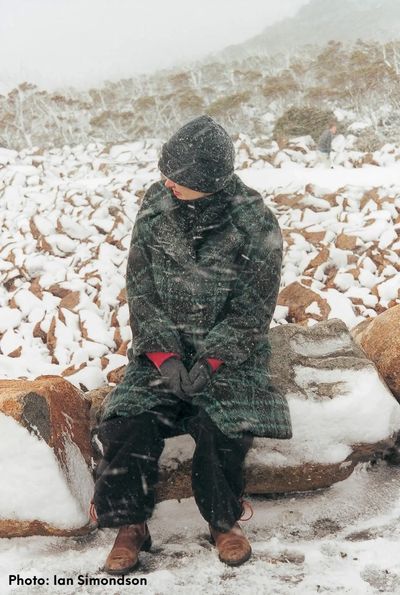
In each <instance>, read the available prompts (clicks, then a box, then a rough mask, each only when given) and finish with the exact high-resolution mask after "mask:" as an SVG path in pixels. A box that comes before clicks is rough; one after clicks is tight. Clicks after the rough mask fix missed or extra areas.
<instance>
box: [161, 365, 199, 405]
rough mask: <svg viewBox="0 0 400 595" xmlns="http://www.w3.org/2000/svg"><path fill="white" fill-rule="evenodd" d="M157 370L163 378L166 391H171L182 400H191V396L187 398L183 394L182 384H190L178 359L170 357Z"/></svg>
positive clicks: (185, 371)
mask: <svg viewBox="0 0 400 595" xmlns="http://www.w3.org/2000/svg"><path fill="white" fill-rule="evenodd" d="M159 370H160V374H161V376H162V378H163V386H164V387H165V389H166V392H169V393H172V394H173V395H175V396H177V397H179V398H180V399H182V400H183V401H191V398H188V396H187V395H185V392H184V389H183V385H185V386H189V385H191V381H190V379H189V375H188V373H187V370H186V368H185V366H184V365H183V363H182V362H181V360H180V359H178V358H176V357H170V358H169V359H167V360H166V361H165V362H164V363H163V364H161V366H160V368H159Z"/></svg>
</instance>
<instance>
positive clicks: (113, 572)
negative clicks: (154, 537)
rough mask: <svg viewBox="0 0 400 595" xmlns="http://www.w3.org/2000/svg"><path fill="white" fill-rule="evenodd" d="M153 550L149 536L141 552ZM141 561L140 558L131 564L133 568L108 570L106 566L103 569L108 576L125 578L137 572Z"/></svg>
mask: <svg viewBox="0 0 400 595" xmlns="http://www.w3.org/2000/svg"><path fill="white" fill-rule="evenodd" d="M150 549H151V536H150V535H149V536H148V538H147V539H146V541H144V542H143V545H142V546H141V548H140V550H139V552H149V551H150ZM139 563H140V560H139V558H138V559H137V560H136V562H135V563H134V564H131V566H126V568H121V569H120V570H113V569H112V568H110V569H108V568H106V567H105V566H103V568H102V569H101V570H102V571H103V572H106V573H107V574H111V575H114V576H116V575H119V576H124V575H125V574H129V573H130V572H132V570H135V568H137V567H138V566H139Z"/></svg>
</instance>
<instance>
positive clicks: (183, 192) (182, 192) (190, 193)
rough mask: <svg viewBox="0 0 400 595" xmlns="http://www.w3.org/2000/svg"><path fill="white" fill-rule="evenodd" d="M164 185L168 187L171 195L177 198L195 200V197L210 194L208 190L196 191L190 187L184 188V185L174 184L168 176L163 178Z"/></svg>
mask: <svg viewBox="0 0 400 595" xmlns="http://www.w3.org/2000/svg"><path fill="white" fill-rule="evenodd" d="M164 185H165V187H166V188H169V189H170V190H171V191H172V193H173V195H174V196H176V198H178V199H179V200H196V199H197V198H203V196H210V194H211V193H210V192H208V193H207V192H197V190H191V189H190V188H186V186H181V185H180V184H176V183H175V182H173V181H172V180H170V179H169V178H164Z"/></svg>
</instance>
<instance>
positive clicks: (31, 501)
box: [0, 376, 93, 537]
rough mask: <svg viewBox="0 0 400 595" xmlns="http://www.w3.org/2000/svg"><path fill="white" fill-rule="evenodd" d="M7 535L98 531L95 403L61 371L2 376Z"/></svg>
mask: <svg viewBox="0 0 400 595" xmlns="http://www.w3.org/2000/svg"><path fill="white" fill-rule="evenodd" d="M0 434H1V437H2V439H1V444H0V461H1V473H2V489H1V493H0V537H13V536H26V535H76V534H84V533H87V532H88V531H90V530H91V527H90V524H89V519H88V508H89V502H90V498H91V496H92V491H93V481H92V476H91V463H92V449H91V443H90V429H89V403H88V401H87V400H86V399H85V398H84V397H83V396H82V394H81V393H80V392H79V391H78V390H76V389H75V388H74V387H73V386H72V385H71V384H70V383H69V382H67V381H66V380H64V379H63V378H59V377H56V376H44V377H41V378H38V379H37V380H35V381H28V380H15V381H14V380H1V381H0Z"/></svg>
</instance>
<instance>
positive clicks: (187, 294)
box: [102, 175, 291, 438]
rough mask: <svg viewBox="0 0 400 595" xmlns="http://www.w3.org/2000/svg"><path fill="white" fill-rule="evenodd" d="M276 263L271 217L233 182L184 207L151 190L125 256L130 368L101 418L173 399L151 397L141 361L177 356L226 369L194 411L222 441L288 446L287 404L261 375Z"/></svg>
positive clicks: (154, 393)
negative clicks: (154, 355) (153, 355)
mask: <svg viewBox="0 0 400 595" xmlns="http://www.w3.org/2000/svg"><path fill="white" fill-rule="evenodd" d="M281 259H282V239H281V233H280V230H279V226H278V223H277V221H276V218H275V217H274V215H273V214H272V213H271V211H270V210H269V209H268V208H267V207H266V206H265V205H264V203H263V200H262V198H261V197H260V195H259V194H258V193H256V192H255V191H254V190H252V189H251V188H248V187H247V186H245V185H244V184H243V182H242V181H241V180H240V179H239V178H238V177H237V176H236V175H235V176H233V179H232V180H231V181H230V182H229V185H228V186H227V187H226V188H225V189H224V190H221V191H219V192H217V193H215V194H212V195H211V196H208V197H205V198H202V199H199V200H194V201H189V202H187V201H181V200H178V199H176V198H175V197H174V196H173V195H172V194H171V192H170V191H169V190H167V189H166V188H165V187H164V185H163V183H162V182H157V183H155V184H153V185H152V186H151V187H150V189H149V190H148V191H147V193H146V195H145V198H144V200H143V204H142V206H141V208H140V211H139V213H138V216H137V219H136V222H135V225H134V229H133V233H132V241H131V246H130V251H129V258H128V268H127V277H126V284H127V295H128V303H129V311H130V324H131V328H132V335H133V339H132V347H131V349H130V350H129V352H128V355H129V363H128V366H127V370H126V374H125V377H124V379H123V381H122V383H121V384H120V385H119V386H117V387H116V388H115V389H114V390H113V391H112V392H111V393H110V394H109V396H108V397H107V400H106V403H105V408H104V413H103V416H102V418H103V419H108V418H110V417H112V416H114V415H125V416H129V415H136V414H139V413H142V412H144V411H147V410H149V409H151V408H152V407H154V406H155V405H158V404H159V403H161V402H165V401H166V400H167V399H169V398H171V399H175V400H176V397H173V396H172V395H168V394H167V395H166V394H165V392H161V391H159V390H157V386H158V382H159V379H160V374H159V372H158V370H157V369H156V368H155V366H154V365H153V364H152V363H151V362H150V360H149V359H148V358H147V356H146V355H145V354H146V352H150V351H166V352H167V351H173V352H175V353H178V354H180V355H181V357H182V360H183V362H184V363H185V364H186V366H187V369H188V370H189V369H190V367H191V366H192V365H193V363H194V362H195V361H196V360H197V359H198V358H203V357H216V358H219V359H222V360H223V361H224V365H222V366H221V367H220V368H219V369H218V371H217V372H216V373H214V375H213V377H212V380H211V383H210V384H209V385H208V387H207V388H206V389H205V390H204V392H203V393H201V394H199V395H196V396H195V397H194V399H193V404H194V405H197V406H200V407H203V408H204V409H205V410H206V411H207V413H208V414H209V415H210V417H211V418H212V419H213V420H214V422H215V423H216V424H217V426H218V427H219V428H220V429H221V430H222V431H223V432H224V433H225V434H227V435H230V436H238V435H240V434H241V433H242V432H243V431H247V432H251V433H252V434H253V435H255V436H268V437H271V438H290V437H291V424H290V417H289V411H288V406H287V403H286V400H285V398H284V397H283V396H282V395H281V393H280V392H279V391H278V390H277V388H276V387H275V386H274V384H275V382H276V381H277V382H278V383H279V378H278V379H274V383H273V382H272V380H271V378H270V376H269V373H268V368H267V361H268V356H269V353H270V345H269V341H268V328H269V324H270V321H271V318H272V314H273V312H274V308H275V304H276V299H277V294H278V289H279V281H280V271H281ZM183 431H184V429H183Z"/></svg>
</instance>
